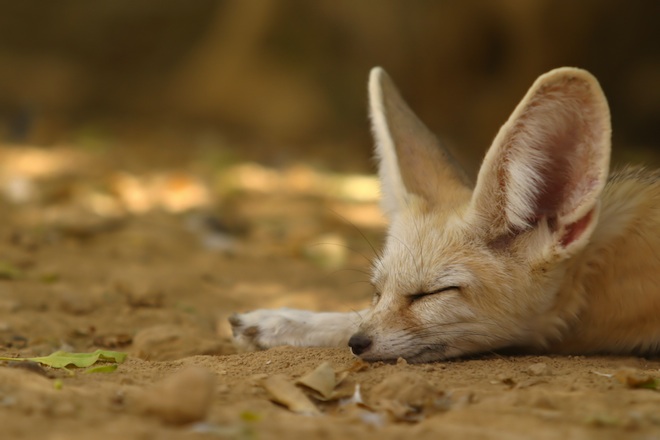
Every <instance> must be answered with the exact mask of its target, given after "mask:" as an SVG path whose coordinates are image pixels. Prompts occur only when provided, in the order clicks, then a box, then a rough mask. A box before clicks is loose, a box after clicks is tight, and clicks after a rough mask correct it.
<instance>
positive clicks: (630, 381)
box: [614, 369, 660, 390]
mask: <svg viewBox="0 0 660 440" xmlns="http://www.w3.org/2000/svg"><path fill="white" fill-rule="evenodd" d="M614 377H615V378H616V379H617V380H618V381H619V382H621V383H622V384H624V385H626V386H627V387H628V388H648V389H651V390H658V389H660V379H656V378H655V377H652V376H649V375H648V374H644V373H642V372H640V371H638V370H635V369H624V370H619V371H617V372H616V373H615V374H614Z"/></svg>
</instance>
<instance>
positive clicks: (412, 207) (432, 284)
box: [230, 68, 660, 362]
mask: <svg viewBox="0 0 660 440" xmlns="http://www.w3.org/2000/svg"><path fill="white" fill-rule="evenodd" d="M369 97H370V107H371V118H372V122H373V133H374V137H375V140H376V147H375V149H376V156H377V157H378V159H379V170H378V171H379V177H380V180H381V185H382V193H383V199H382V207H383V209H384V211H385V213H386V215H387V216H388V219H389V222H390V226H389V231H388V234H387V239H386V243H385V248H384V250H383V252H382V255H380V256H379V257H378V258H377V259H376V261H375V262H374V264H373V277H372V283H373V285H374V287H375V292H376V293H375V295H374V297H373V302H372V304H371V308H370V309H368V310H364V311H360V312H357V313H355V312H353V313H345V314H344V313H312V312H305V311H300V310H291V309H280V310H257V311H253V312H250V313H246V314H242V315H234V316H232V317H231V318H230V322H231V324H232V326H233V332H234V338H235V340H236V342H237V344H238V345H241V346H243V347H245V348H252V349H263V348H268V347H272V346H275V345H285V344H289V345H298V346H312V345H314V346H328V345H331V346H332V345H335V346H340V345H345V344H346V343H348V345H349V346H350V347H351V349H352V351H353V353H354V354H355V355H358V356H360V357H361V358H363V359H365V360H370V361H375V360H389V359H397V358H399V357H402V358H404V359H406V360H408V361H411V362H426V361H433V360H441V359H446V358H451V357H455V356H461V355H466V354H471V353H478V352H485V351H492V350H497V349H502V348H506V347H515V348H518V349H522V350H525V351H529V352H536V353H538V352H547V353H584V354H586V353H622V354H623V353H640V354H645V353H646V354H651V353H659V352H660V176H659V174H658V173H653V172H647V171H643V170H639V169H626V170H624V171H622V172H618V173H615V174H613V175H611V176H609V178H608V169H609V160H610V114H609V109H608V105H607V101H606V100H605V96H604V95H603V92H602V90H601V88H600V86H599V84H598V82H597V81H596V79H595V78H594V77H593V76H592V75H591V74H589V73H588V72H586V71H584V70H580V69H575V68H560V69H556V70H553V71H551V72H549V73H546V74H545V75H543V76H541V77H540V78H538V79H537V80H536V82H535V83H534V84H533V85H532V87H531V89H530V90H529V91H528V92H527V95H525V97H524V98H523V100H522V101H521V103H520V104H519V105H518V107H516V109H515V110H514V112H513V114H512V115H511V117H510V118H509V120H508V121H507V122H506V123H505V124H504V126H502V128H501V129H500V132H499V133H498V135H497V136H496V137H495V140H494V141H493V144H492V146H491V147H490V149H489V150H488V153H487V154H486V157H485V159H484V161H483V164H482V166H481V169H480V171H479V174H478V177H477V181H476V184H475V185H471V184H470V182H469V181H468V180H467V179H466V177H465V175H464V174H463V173H462V172H461V171H460V170H459V169H458V168H457V167H456V165H455V164H454V162H453V160H452V158H451V157H450V156H449V154H448V153H447V152H446V151H444V150H443V149H442V148H441V147H440V145H439V144H438V141H437V140H436V138H435V137H434V135H433V134H432V133H431V132H430V131H429V130H428V129H427V128H426V127H425V126H424V124H423V123H422V122H421V121H420V120H419V119H418V118H417V116H415V114H414V113H413V112H412V111H411V110H410V108H409V107H408V106H407V104H406V103H405V102H404V101H403V99H402V98H401V96H400V94H399V92H398V91H397V89H396V88H395V86H394V84H393V83H392V81H391V80H390V78H389V77H388V76H387V74H386V73H385V72H384V71H383V70H382V69H380V68H375V69H373V70H372V72H371V76H370V79H369Z"/></svg>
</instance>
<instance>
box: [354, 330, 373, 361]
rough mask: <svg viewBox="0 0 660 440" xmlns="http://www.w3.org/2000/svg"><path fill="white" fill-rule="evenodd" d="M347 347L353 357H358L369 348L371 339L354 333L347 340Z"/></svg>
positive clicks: (362, 334)
mask: <svg viewBox="0 0 660 440" xmlns="http://www.w3.org/2000/svg"><path fill="white" fill-rule="evenodd" d="M348 346H349V347H351V351H352V352H353V354H354V355H356V356H359V355H361V354H362V353H364V352H365V351H367V350H368V349H369V347H371V338H370V337H369V336H367V335H365V334H364V333H356V334H354V335H353V336H351V339H349V340H348Z"/></svg>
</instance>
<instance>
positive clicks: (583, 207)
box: [472, 67, 611, 255]
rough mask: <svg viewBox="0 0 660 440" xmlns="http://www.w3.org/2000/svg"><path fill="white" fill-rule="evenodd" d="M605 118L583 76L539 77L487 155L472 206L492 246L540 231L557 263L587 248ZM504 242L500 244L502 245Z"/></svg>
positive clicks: (604, 152)
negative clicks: (544, 230) (545, 233)
mask: <svg viewBox="0 0 660 440" xmlns="http://www.w3.org/2000/svg"><path fill="white" fill-rule="evenodd" d="M610 134H611V129H610V113H609V108H608V106H607V101H606V99H605V95H604V94H603V91H602V90H601V88H600V85H599V84H598V81H596V79H595V78H594V77H593V76H592V75H591V74H590V73H589V72H587V71H584V70H581V69H575V68H566V67H564V68H560V69H555V70H553V71H550V72H548V73H546V74H545V75H542V76H540V77H539V78H538V79H537V80H536V82H535V83H534V84H533V85H532V87H531V89H530V90H529V91H528V92H527V94H526V95H525V97H524V98H523V100H522V101H521V102H520V104H518V107H516V109H515V111H514V112H513V114H512V115H511V117H510V118H509V120H508V121H507V122H506V124H504V125H503V126H502V128H501V129H500V132H499V133H498V135H497V136H496V137H495V140H494V141H493V145H492V146H491V148H490V150H489V151H488V153H487V154H486V158H485V159H484V162H483V165H482V166H481V170H480V171H479V177H478V178H477V185H476V188H475V190H474V196H473V199H472V206H473V211H472V212H474V213H475V214H476V218H477V219H478V221H479V223H480V224H481V225H483V228H484V229H486V230H487V231H488V232H487V235H489V236H490V237H491V238H492V239H494V240H495V241H496V242H502V241H501V240H500V238H504V237H514V236H516V235H517V234H520V233H522V232H525V231H531V230H539V229H538V228H539V226H542V225H546V228H547V229H548V230H549V232H550V236H549V237H547V240H546V244H547V245H549V246H550V248H551V249H552V251H553V254H555V255H571V254H574V253H575V252H576V251H578V250H579V249H581V248H583V247H584V246H585V245H586V243H587V242H588V240H589V237H590V235H591V232H592V231H593V229H594V227H595V225H596V222H597V217H598V209H599V198H600V194H601V192H602V190H603V188H604V186H605V182H606V180H607V174H608V171H609V160H610ZM505 241H506V240H505Z"/></svg>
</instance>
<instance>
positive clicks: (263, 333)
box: [229, 309, 293, 351]
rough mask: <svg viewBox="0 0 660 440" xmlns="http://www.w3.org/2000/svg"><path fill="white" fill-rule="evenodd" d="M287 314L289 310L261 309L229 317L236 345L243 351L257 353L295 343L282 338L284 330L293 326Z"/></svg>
mask: <svg viewBox="0 0 660 440" xmlns="http://www.w3.org/2000/svg"><path fill="white" fill-rule="evenodd" d="M287 312H288V310H287V309H280V310H265V309H261V310H254V311H252V312H248V313H240V314H239V313H234V314H233V315H231V316H230V317H229V323H230V324H231V331H232V334H233V336H234V345H236V347H237V348H238V349H239V350H241V351H256V350H266V349H268V348H272V347H276V346H279V345H287V344H291V343H292V342H293V341H287V340H284V339H283V338H282V337H281V334H282V332H283V330H284V329H286V327H289V326H291V324H292V323H291V320H290V319H289V317H287V316H285V315H286V314H287Z"/></svg>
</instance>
